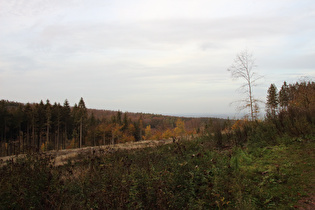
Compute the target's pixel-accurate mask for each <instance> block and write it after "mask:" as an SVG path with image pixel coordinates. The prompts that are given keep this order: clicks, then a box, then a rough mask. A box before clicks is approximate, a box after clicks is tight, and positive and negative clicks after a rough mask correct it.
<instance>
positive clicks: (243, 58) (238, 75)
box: [227, 50, 262, 120]
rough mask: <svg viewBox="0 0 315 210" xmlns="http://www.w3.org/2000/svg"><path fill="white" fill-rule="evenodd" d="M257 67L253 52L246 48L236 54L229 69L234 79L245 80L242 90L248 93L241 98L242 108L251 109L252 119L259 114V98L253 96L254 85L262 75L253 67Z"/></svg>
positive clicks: (240, 106)
mask: <svg viewBox="0 0 315 210" xmlns="http://www.w3.org/2000/svg"><path fill="white" fill-rule="evenodd" d="M255 67H256V65H255V59H254V57H253V54H252V53H249V52H248V50H244V51H242V52H240V53H239V54H237V55H236V58H235V59H234V62H233V64H232V65H231V66H230V67H229V68H228V69H227V70H228V71H229V72H231V75H232V78H233V79H242V80H244V83H243V85H242V86H241V87H240V90H241V91H242V92H243V93H244V94H245V95H246V98H245V99H242V100H240V102H241V105H239V107H238V108H239V109H240V110H244V109H247V108H248V109H249V113H250V117H251V120H254V119H255V117H256V115H257V107H258V102H259V100H257V99H255V98H254V96H253V87H254V86H255V85H256V81H257V80H259V79H261V78H262V76H260V75H258V74H257V73H256V72H255V71H254V70H253V69H254V68H255Z"/></svg>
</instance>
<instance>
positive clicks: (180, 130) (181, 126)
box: [174, 119, 186, 136]
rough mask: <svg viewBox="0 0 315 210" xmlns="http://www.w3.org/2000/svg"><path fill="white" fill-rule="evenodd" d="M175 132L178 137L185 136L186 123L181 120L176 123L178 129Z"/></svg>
mask: <svg viewBox="0 0 315 210" xmlns="http://www.w3.org/2000/svg"><path fill="white" fill-rule="evenodd" d="M174 132H175V134H176V136H182V135H184V134H185V133H186V129H185V122H183V121H182V120H181V119H178V120H177V121H176V128H175V129H174Z"/></svg>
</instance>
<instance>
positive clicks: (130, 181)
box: [0, 137, 315, 209]
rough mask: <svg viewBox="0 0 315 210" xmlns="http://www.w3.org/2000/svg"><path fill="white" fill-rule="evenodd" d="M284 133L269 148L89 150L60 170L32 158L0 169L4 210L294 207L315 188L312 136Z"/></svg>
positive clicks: (46, 159) (183, 145)
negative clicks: (292, 135) (297, 136)
mask: <svg viewBox="0 0 315 210" xmlns="http://www.w3.org/2000/svg"><path fill="white" fill-rule="evenodd" d="M283 138H284V139H278V140H277V141H278V142H279V143H278V144H276V145H273V146H265V147H250V146H249V147H227V148H225V149H216V148H215V147H213V141H212V140H211V139H206V138H200V139H197V140H195V141H183V142H179V143H173V144H170V145H163V146H159V147H157V148H146V149H141V150H131V151H126V150H121V151H117V152H114V153H111V154H101V153H98V152H95V153H94V152H91V154H89V155H80V156H79V157H78V158H77V160H76V161H68V164H66V165H63V166H58V167H55V166H54V158H53V157H51V156H45V155H28V156H27V157H26V158H24V159H18V160H17V161H16V162H13V161H8V162H7V164H6V165H5V166H3V167H2V168H0V208H1V209H31V208H35V209H75V208H76V209H266V208H271V209H279V208H280V209H288V208H294V205H296V203H297V202H298V200H299V199H301V198H302V197H303V196H307V194H308V193H309V191H308V190H310V189H312V188H311V187H312V186H314V179H313V175H314V168H315V149H314V148H315V141H314V138H310V139H308V140H306V139H292V138H291V139H289V137H283ZM281 142H282V143H281ZM284 142H285V143H284ZM288 142H290V143H288Z"/></svg>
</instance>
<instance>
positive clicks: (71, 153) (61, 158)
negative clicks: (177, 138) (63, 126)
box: [0, 139, 173, 166]
mask: <svg viewBox="0 0 315 210" xmlns="http://www.w3.org/2000/svg"><path fill="white" fill-rule="evenodd" d="M172 142H173V140H171V139H163V140H145V141H138V142H128V143H121V144H115V145H104V146H95V147H84V148H77V149H66V150H59V151H56V150H52V151H48V152H45V153H43V154H47V155H52V156H53V157H55V166H60V165H63V164H65V163H67V161H68V159H69V158H74V157H76V156H78V155H79V154H86V153H92V152H93V151H95V152H100V151H102V152H105V153H112V152H115V151H116V150H119V149H122V150H129V149H140V148H146V147H156V146H159V145H163V144H170V143H172ZM25 156H26V155H25V154H21V155H18V156H17V155H14V156H6V157H0V166H3V165H5V164H6V161H7V160H13V161H15V160H16V158H22V157H25Z"/></svg>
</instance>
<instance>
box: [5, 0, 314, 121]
mask: <svg viewBox="0 0 315 210" xmlns="http://www.w3.org/2000/svg"><path fill="white" fill-rule="evenodd" d="M244 49H246V50H248V51H249V52H251V53H252V54H253V56H254V58H255V64H256V67H255V69H254V71H255V72H257V73H258V74H260V75H263V76H264V77H263V79H262V80H260V81H259V82H258V85H257V86H255V87H254V97H255V98H257V99H260V100H263V101H265V99H266V95H267V89H268V87H269V86H270V84H272V83H274V84H276V86H277V87H278V89H280V88H281V85H282V84H283V82H284V81H287V82H289V83H293V82H297V81H299V80H301V78H305V77H307V78H308V79H312V80H314V78H315V1H314V0H257V1H252V0H238V1H235V0H220V1H219V0H194V1H191V0H159V1H153V0H133V1H129V0H115V1H114V0H106V1H104V0H89V1H86V0H67V1H65V0H0V99H5V100H10V101H18V102H23V103H27V102H30V103H32V102H40V100H43V101H44V102H45V101H46V100H47V99H49V100H50V102H51V103H54V102H59V103H61V104H63V102H64V101H65V99H67V100H68V101H69V103H70V105H74V104H75V103H78V102H79V100H80V98H81V97H83V99H84V101H85V103H86V106H87V107H88V108H95V109H105V110H121V111H128V112H144V113H157V114H207V115H213V116H215V115H229V116H232V117H233V115H234V116H235V115H236V113H237V111H236V109H235V105H233V104H232V105H231V102H233V101H236V100H239V99H241V98H243V97H244V96H243V95H242V94H241V93H240V92H239V91H237V89H238V88H239V87H240V85H241V84H242V83H243V81H242V80H233V79H232V77H231V74H230V72H228V71H227V69H228V68H229V67H230V66H231V65H232V64H233V61H234V59H235V57H236V55H237V54H238V53H240V52H241V51H243V50H244ZM261 107H262V109H263V105H262V106H261ZM262 111H263V110H262Z"/></svg>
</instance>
